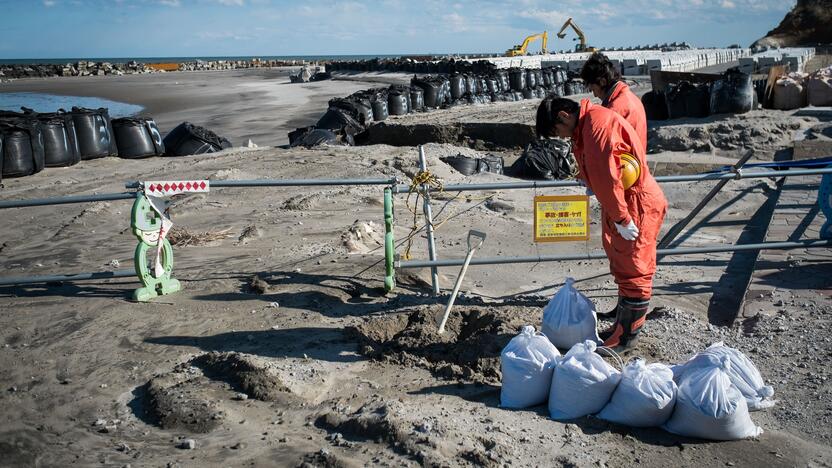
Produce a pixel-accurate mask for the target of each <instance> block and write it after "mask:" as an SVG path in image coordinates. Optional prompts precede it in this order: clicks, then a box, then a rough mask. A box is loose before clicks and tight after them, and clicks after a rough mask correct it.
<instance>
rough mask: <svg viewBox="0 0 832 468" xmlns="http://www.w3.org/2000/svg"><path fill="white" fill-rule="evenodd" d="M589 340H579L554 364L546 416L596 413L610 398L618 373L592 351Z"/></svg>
mask: <svg viewBox="0 0 832 468" xmlns="http://www.w3.org/2000/svg"><path fill="white" fill-rule="evenodd" d="M596 346H597V345H596V344H595V342H594V341H592V340H586V341H585V342H583V343H578V344H576V345H575V346H573V347H572V349H570V350H569V352H568V353H566V355H564V356H563V357H562V358H561V359H560V360H558V363H557V365H556V366H555V371H554V372H553V373H552V388H551V389H550V390H549V416H550V417H551V418H552V419H574V418H580V417H582V416H586V415H588V414H595V413H597V412H598V411H601V409H602V408H603V407H604V405H606V404H607V402H608V401H610V396H611V395H612V392H613V391H615V387H616V385H618V381H619V380H621V372H619V371H618V369H616V368H614V367H613V366H611V365H609V364H607V362H606V361H604V359H603V358H602V357H601V356H599V355H597V354H595V348H596Z"/></svg>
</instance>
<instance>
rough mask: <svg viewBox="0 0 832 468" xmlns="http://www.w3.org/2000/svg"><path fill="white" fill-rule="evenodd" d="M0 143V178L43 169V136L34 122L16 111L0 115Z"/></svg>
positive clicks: (28, 173) (29, 117) (37, 124)
mask: <svg viewBox="0 0 832 468" xmlns="http://www.w3.org/2000/svg"><path fill="white" fill-rule="evenodd" d="M0 140H2V141H3V143H2V147H3V148H2V164H0V165H2V169H0V174H2V177H24V176H28V175H32V174H34V173H37V172H40V171H42V170H43V168H44V166H45V160H44V158H45V156H44V149H43V134H42V133H41V127H40V123H39V122H38V121H37V119H35V118H34V117H32V116H27V115H24V114H18V113H16V112H2V113H0Z"/></svg>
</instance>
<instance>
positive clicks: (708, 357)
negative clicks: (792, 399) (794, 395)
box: [673, 341, 776, 411]
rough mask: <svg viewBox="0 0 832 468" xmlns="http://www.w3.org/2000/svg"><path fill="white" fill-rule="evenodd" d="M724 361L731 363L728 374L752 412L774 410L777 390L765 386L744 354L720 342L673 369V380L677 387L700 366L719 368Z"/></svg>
mask: <svg viewBox="0 0 832 468" xmlns="http://www.w3.org/2000/svg"><path fill="white" fill-rule="evenodd" d="M723 358H727V359H728V360H729V361H731V369H730V370H729V371H727V373H728V377H729V378H730V379H731V383H732V384H734V386H736V387H737V390H739V391H740V393H742V396H743V397H745V401H746V403H747V404H748V409H749V411H757V410H761V409H766V408H771V407H772V406H774V404H775V403H776V401H775V400H773V399H772V398H771V397H773V396H774V389H773V388H772V387H770V386H768V385H766V383H765V381H764V380H763V376H762V375H760V371H759V370H758V369H757V366H755V365H754V363H753V362H751V360H750V359H748V357H747V356H746V355H745V354H743V353H742V352H741V351H739V350H737V349H734V348H731V347H729V346H725V344H724V343H723V342H721V341H720V342H717V343H714V344H712V345H710V346H708V347H707V348H706V349H705V351H702V352H701V353H697V354H696V355H694V356H693V357H692V358H690V359H689V360H688V362H686V363H684V364H682V365H680V366H676V367H674V368H673V378H674V379H675V380H676V383H677V384H678V383H679V382H680V379H681V378H683V377H684V374H685V373H686V372H689V371H690V370H691V369H696V368H701V367H714V366H719V363H720V362H721V361H722V359H723Z"/></svg>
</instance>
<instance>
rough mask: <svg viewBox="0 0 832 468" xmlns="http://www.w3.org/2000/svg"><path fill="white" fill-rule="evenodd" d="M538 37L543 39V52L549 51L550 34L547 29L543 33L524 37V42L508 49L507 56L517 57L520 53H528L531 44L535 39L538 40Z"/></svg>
mask: <svg viewBox="0 0 832 468" xmlns="http://www.w3.org/2000/svg"><path fill="white" fill-rule="evenodd" d="M537 39H541V41H542V44H541V45H542V48H541V52H543V53H544V54H545V53H546V52H547V49H546V46H547V43H548V40H549V36H548V34H547V33H546V31H543V32H542V33H541V34H532V35H531V36H529V37H527V38H525V39H523V43H522V44H520V45H516V46H514V47H513V48H512V49H510V50H508V51H506V56H508V57H515V56H518V55H526V53H527V51H528V49H529V44H531V43H532V42H533V41H536V40H537Z"/></svg>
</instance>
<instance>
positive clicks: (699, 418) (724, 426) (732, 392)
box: [662, 357, 763, 440]
mask: <svg viewBox="0 0 832 468" xmlns="http://www.w3.org/2000/svg"><path fill="white" fill-rule="evenodd" d="M730 369H731V361H730V359H728V358H727V357H724V358H722V360H721V361H720V363H719V365H718V366H708V367H699V368H695V369H691V370H690V371H688V372H685V373H684V376H683V377H682V380H681V382H680V383H679V391H678V393H677V395H676V407H675V408H674V410H673V415H672V416H671V417H670V419H669V420H668V421H667V422H666V423H665V424H664V425H663V426H662V427H663V428H664V429H665V430H666V431H668V432H672V433H674V434H678V435H682V436H687V437H699V438H701V439H711V440H738V439H746V438H749V437H757V436H758V435H760V434H762V433H763V430H762V429H761V428H759V427H757V426H756V425H755V424H754V422H753V421H752V420H751V416H750V415H749V413H748V405H747V404H746V402H745V398H744V397H743V396H742V393H740V391H739V390H737V387H735V386H734V384H732V383H731V379H730V378H729V377H728V371H730Z"/></svg>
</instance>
